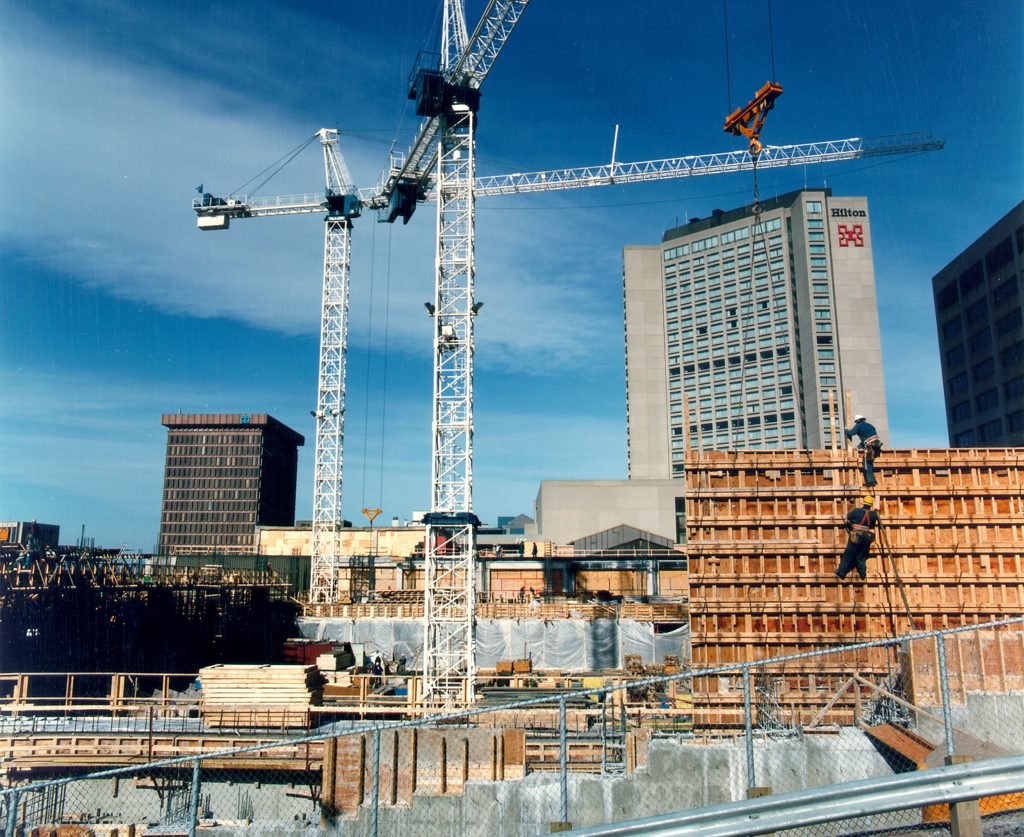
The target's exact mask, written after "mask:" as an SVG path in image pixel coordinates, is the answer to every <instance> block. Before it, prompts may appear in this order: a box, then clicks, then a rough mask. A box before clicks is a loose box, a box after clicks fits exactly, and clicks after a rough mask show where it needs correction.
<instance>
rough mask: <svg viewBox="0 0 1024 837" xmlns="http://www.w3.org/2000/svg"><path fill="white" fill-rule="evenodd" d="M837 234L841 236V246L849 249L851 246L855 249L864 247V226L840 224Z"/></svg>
mask: <svg viewBox="0 0 1024 837" xmlns="http://www.w3.org/2000/svg"><path fill="white" fill-rule="evenodd" d="M836 232H837V233H838V234H839V246H840V247H849V246H850V245H851V244H852V245H853V246H854V247H863V246H864V225H863V224H851V225H850V226H847V225H846V224H840V225H839V226H838V227H836Z"/></svg>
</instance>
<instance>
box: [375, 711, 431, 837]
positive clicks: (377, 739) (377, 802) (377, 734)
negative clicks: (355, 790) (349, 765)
mask: <svg viewBox="0 0 1024 837" xmlns="http://www.w3.org/2000/svg"><path fill="white" fill-rule="evenodd" d="M441 769H442V770H444V769H447V765H443V766H442V768H441ZM379 809H380V730H379V729H375V730H374V731H373V762H372V763H371V765H370V837H377V814H378V811H379Z"/></svg>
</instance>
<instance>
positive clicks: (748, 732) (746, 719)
mask: <svg viewBox="0 0 1024 837" xmlns="http://www.w3.org/2000/svg"><path fill="white" fill-rule="evenodd" d="M743 724H744V731H743V738H744V741H745V742H746V745H747V787H748V788H752V787H754V785H755V784H756V782H755V777H754V728H753V727H754V724H753V717H752V715H751V711H750V666H749V665H745V666H743Z"/></svg>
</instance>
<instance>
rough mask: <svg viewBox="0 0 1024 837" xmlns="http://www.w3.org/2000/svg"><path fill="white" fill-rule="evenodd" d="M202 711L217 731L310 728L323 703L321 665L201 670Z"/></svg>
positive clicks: (233, 666) (230, 666)
mask: <svg viewBox="0 0 1024 837" xmlns="http://www.w3.org/2000/svg"><path fill="white" fill-rule="evenodd" d="M199 682H200V683H201V684H202V693H201V694H202V697H201V698H200V710H201V712H202V716H203V720H204V721H205V723H206V724H207V725H208V726H213V727H226V726H232V727H293V726H304V725H305V724H306V721H307V716H308V710H309V707H310V706H316V705H319V704H320V703H321V702H322V700H323V689H322V683H323V680H322V678H321V676H320V671H319V669H317V667H316V666H315V665H312V666H310V665H215V666H207V667H206V668H203V669H200V670H199Z"/></svg>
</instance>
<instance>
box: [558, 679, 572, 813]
mask: <svg viewBox="0 0 1024 837" xmlns="http://www.w3.org/2000/svg"><path fill="white" fill-rule="evenodd" d="M565 704H566V699H565V698H564V697H563V698H561V699H560V700H559V701H558V821H559V822H568V821H569V777H568V771H567V769H566V767H567V764H568V755H569V754H568V747H567V746H566V729H565Z"/></svg>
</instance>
